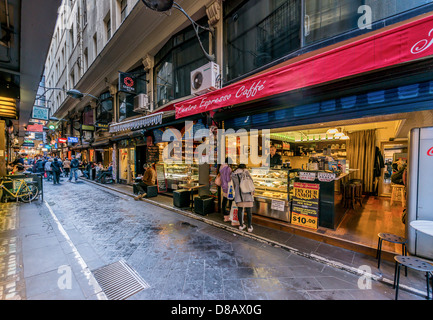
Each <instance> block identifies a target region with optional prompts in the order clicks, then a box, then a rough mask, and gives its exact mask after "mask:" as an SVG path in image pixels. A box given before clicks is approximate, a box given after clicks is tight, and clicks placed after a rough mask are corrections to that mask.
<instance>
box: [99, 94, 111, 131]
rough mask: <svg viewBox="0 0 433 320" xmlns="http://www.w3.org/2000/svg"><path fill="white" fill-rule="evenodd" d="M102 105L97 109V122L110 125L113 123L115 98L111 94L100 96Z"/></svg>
mask: <svg viewBox="0 0 433 320" xmlns="http://www.w3.org/2000/svg"><path fill="white" fill-rule="evenodd" d="M100 100H101V103H100V104H99V105H98V107H97V108H96V122H97V123H100V124H110V123H111V122H113V98H112V97H111V95H110V93H109V92H106V93H104V94H102V95H101V96H100Z"/></svg>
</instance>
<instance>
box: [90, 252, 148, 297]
mask: <svg viewBox="0 0 433 320" xmlns="http://www.w3.org/2000/svg"><path fill="white" fill-rule="evenodd" d="M93 275H94V276H95V279H96V280H97V281H98V283H99V285H100V286H101V288H102V290H103V291H104V293H105V295H106V296H107V298H108V300H125V299H127V298H128V297H130V296H132V295H134V294H136V293H138V292H140V291H142V290H144V289H148V288H150V286H149V285H148V284H147V282H146V281H144V280H143V278H142V277H141V276H140V275H139V274H138V273H137V272H136V271H135V270H134V269H132V268H131V267H130V266H129V265H128V264H127V263H126V262H125V261H124V260H120V261H118V262H115V263H113V264H109V265H107V266H104V267H101V268H99V269H96V270H94V271H93Z"/></svg>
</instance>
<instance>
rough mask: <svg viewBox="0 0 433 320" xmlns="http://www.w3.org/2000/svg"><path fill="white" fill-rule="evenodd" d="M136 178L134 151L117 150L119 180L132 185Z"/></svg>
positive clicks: (129, 149)
mask: <svg viewBox="0 0 433 320" xmlns="http://www.w3.org/2000/svg"><path fill="white" fill-rule="evenodd" d="M135 176H136V172H135V149H134V148H124V149H119V179H120V181H121V182H123V183H126V184H132V183H133V182H134V178H135Z"/></svg>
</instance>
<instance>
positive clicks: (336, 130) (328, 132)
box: [326, 129, 338, 134]
mask: <svg viewBox="0 0 433 320" xmlns="http://www.w3.org/2000/svg"><path fill="white" fill-rule="evenodd" d="M336 133H338V129H329V130H328V131H326V134H336Z"/></svg>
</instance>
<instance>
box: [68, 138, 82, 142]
mask: <svg viewBox="0 0 433 320" xmlns="http://www.w3.org/2000/svg"><path fill="white" fill-rule="evenodd" d="M78 141H79V140H78V138H77V137H68V142H69V143H78Z"/></svg>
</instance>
